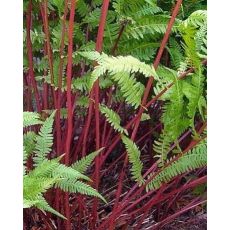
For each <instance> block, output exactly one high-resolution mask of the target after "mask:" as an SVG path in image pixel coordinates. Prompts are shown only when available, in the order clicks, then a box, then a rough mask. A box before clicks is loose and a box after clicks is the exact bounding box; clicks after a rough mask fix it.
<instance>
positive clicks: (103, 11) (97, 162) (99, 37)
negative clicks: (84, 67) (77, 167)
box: [92, 0, 109, 226]
mask: <svg viewBox="0 0 230 230" xmlns="http://www.w3.org/2000/svg"><path fill="white" fill-rule="evenodd" d="M108 8H109V0H104V1H103V4H102V9H101V17H100V24H99V28H98V33H97V41H96V51H98V52H101V51H102V45H103V37H104V29H105V23H106V16H107V12H108ZM93 90H94V97H95V125H96V150H98V149H99V148H100V115H99V97H100V95H99V94H100V90H99V79H97V81H96V82H95V84H94V87H93ZM99 180H100V156H97V157H96V160H95V188H96V189H98V186H99ZM97 206H98V199H97V198H95V199H94V205H93V223H92V224H93V226H94V225H95V223H96V219H97Z"/></svg>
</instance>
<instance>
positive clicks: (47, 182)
mask: <svg viewBox="0 0 230 230" xmlns="http://www.w3.org/2000/svg"><path fill="white" fill-rule="evenodd" d="M57 181H58V179H57V178H47V177H34V176H30V175H25V176H24V177H23V197H24V198H25V199H29V200H32V199H35V198H36V196H38V195H40V194H42V193H45V192H46V191H47V190H48V189H50V188H52V187H53V186H54V184H55V182H57Z"/></svg>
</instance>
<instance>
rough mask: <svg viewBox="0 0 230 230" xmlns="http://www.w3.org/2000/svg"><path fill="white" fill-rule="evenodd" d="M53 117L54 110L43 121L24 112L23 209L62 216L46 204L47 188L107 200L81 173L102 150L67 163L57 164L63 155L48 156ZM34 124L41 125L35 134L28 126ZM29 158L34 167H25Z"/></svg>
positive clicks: (35, 115)
mask: <svg viewBox="0 0 230 230" xmlns="http://www.w3.org/2000/svg"><path fill="white" fill-rule="evenodd" d="M54 116H55V111H53V112H52V114H51V115H50V116H49V117H48V118H47V119H46V120H45V121H43V120H42V119H41V116H40V115H39V114H38V113H35V112H24V113H23V126H24V128H27V131H26V132H25V134H24V136H23V138H24V145H23V147H24V152H23V153H24V154H23V203H24V208H30V207H36V208H39V209H41V210H43V211H48V212H51V213H53V214H55V215H57V216H59V217H61V218H65V217H64V216H63V215H62V214H60V213H59V212H57V211H56V210H55V209H53V208H52V207H51V206H50V205H49V204H48V202H47V201H46V199H45V198H44V194H45V193H46V191H47V190H48V189H50V188H60V189H61V190H63V191H64V192H69V193H81V194H84V195H89V196H95V197H98V198H100V199H101V200H103V201H104V202H106V201H105V199H104V198H103V197H102V196H101V195H100V194H99V193H98V192H97V191H96V190H95V189H94V188H92V187H91V186H89V185H88V184H87V182H89V181H91V180H90V178H89V177H87V176H85V175H84V173H85V172H86V169H87V168H88V167H89V166H90V164H91V163H92V162H93V160H94V158H95V157H96V156H97V155H98V154H99V153H100V151H101V150H102V149H100V150H98V151H96V152H93V153H90V154H88V155H87V156H86V157H84V158H82V159H81V160H79V161H77V162H75V163H73V164H72V165H70V166H66V165H64V164H61V163H60V160H61V159H62V157H63V155H64V154H63V155H62V156H59V157H57V158H53V159H48V154H49V153H50V152H51V151H52V145H53V134H52V126H53V120H54ZM34 125H41V128H40V131H39V132H38V134H37V133H35V132H34V131H31V130H32V129H29V127H31V126H34ZM29 157H32V160H33V169H28V168H27V167H26V166H27V160H28V158H29Z"/></svg>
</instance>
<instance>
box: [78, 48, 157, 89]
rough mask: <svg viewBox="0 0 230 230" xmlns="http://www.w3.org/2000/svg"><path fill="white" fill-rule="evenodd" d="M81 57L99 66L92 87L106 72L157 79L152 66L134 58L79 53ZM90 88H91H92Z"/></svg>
mask: <svg viewBox="0 0 230 230" xmlns="http://www.w3.org/2000/svg"><path fill="white" fill-rule="evenodd" d="M78 53H79V54H80V55H81V56H83V57H85V58H87V59H89V60H93V61H96V62H97V63H98V65H97V66H96V67H95V68H94V70H93V72H92V76H91V78H92V79H91V83H90V86H91V87H92V85H93V83H94V82H95V81H96V80H97V78H98V77H100V76H101V75H104V74H105V73H106V72H108V74H110V75H115V74H117V73H124V72H125V73H128V74H131V73H142V74H143V75H144V76H145V77H151V76H154V77H157V74H156V71H155V69H154V68H153V66H152V65H147V64H145V63H144V62H141V61H139V60H138V59H136V58H134V57H132V56H117V57H113V56H108V55H106V54H104V53H102V54H100V53H98V52H96V51H95V52H93V51H92V52H90V51H89V52H78ZM91 87H90V88H91Z"/></svg>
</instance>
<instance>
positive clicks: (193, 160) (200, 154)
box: [146, 141, 207, 191]
mask: <svg viewBox="0 0 230 230" xmlns="http://www.w3.org/2000/svg"><path fill="white" fill-rule="evenodd" d="M206 165H207V146H206V141H204V142H202V143H200V144H199V145H197V146H196V147H194V148H193V149H192V150H190V151H189V152H188V153H186V154H185V155H183V156H182V157H180V158H179V159H178V160H176V161H173V162H172V163H171V164H170V165H168V166H167V167H165V168H163V169H162V170H161V171H160V173H158V174H157V175H156V176H155V178H154V179H153V180H151V181H150V182H149V184H148V185H147V187H146V189H147V191H149V190H153V189H154V190H155V189H158V188H160V187H161V185H162V184H164V183H168V182H170V181H171V180H172V179H173V178H174V177H176V176H178V175H181V174H183V173H185V172H189V171H192V170H194V169H197V168H201V167H204V166H206ZM152 176H153V174H150V175H149V176H148V178H150V177H152Z"/></svg>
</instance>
